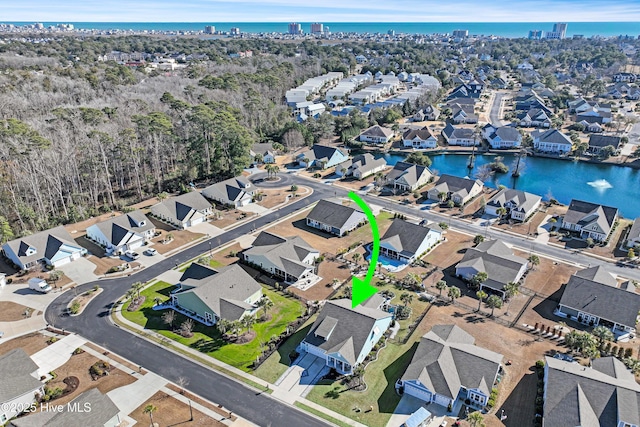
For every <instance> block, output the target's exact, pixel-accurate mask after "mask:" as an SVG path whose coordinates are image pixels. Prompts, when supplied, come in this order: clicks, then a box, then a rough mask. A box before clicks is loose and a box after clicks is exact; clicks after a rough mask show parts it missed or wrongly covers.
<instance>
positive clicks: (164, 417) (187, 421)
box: [129, 391, 225, 427]
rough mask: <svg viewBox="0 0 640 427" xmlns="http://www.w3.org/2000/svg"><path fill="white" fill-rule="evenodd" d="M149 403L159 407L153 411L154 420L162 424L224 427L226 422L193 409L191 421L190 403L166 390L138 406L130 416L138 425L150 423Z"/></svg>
mask: <svg viewBox="0 0 640 427" xmlns="http://www.w3.org/2000/svg"><path fill="white" fill-rule="evenodd" d="M147 405H153V406H155V407H156V408H157V409H156V411H154V412H153V414H152V416H153V422H154V423H158V425H161V426H193V427H195V426H202V427H205V426H211V427H224V426H225V424H223V423H221V422H219V421H217V420H214V419H213V418H211V417H209V416H207V415H205V414H203V413H202V412H200V411H198V410H196V409H193V412H192V413H193V421H191V412H189V405H188V404H186V403H182V402H181V401H179V400H178V399H174V398H173V397H171V396H170V395H168V394H166V393H164V392H161V391H159V392H157V393H156V394H154V395H153V396H151V398H150V399H149V400H147V401H146V402H144V403H143V404H142V405H140V406H139V407H137V408H136V409H135V410H134V411H133V412H132V413H131V414H130V415H129V416H130V417H131V418H133V419H134V420H136V421H137V424H136V425H138V424H139V425H141V426H146V425H150V423H151V421H150V418H149V414H145V413H144V408H145V407H146V406H147Z"/></svg>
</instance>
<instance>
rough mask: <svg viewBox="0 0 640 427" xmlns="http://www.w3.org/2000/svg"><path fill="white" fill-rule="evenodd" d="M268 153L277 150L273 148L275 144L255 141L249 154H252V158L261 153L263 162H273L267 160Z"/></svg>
mask: <svg viewBox="0 0 640 427" xmlns="http://www.w3.org/2000/svg"><path fill="white" fill-rule="evenodd" d="M267 153H272V155H274V154H275V150H274V149H273V144H271V143H266V142H260V143H255V144H253V145H252V146H251V149H250V150H249V155H250V156H251V158H252V159H254V158H255V157H256V156H257V155H260V156H262V162H263V163H273V162H267V161H266V160H265V159H264V157H265V156H266V155H267ZM267 160H270V159H267ZM274 161H275V159H274Z"/></svg>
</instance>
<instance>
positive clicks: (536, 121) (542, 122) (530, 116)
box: [518, 108, 551, 128]
mask: <svg viewBox="0 0 640 427" xmlns="http://www.w3.org/2000/svg"><path fill="white" fill-rule="evenodd" d="M518 120H519V124H520V126H524V127H543V128H548V127H551V119H550V118H549V115H548V114H547V113H546V112H545V111H544V110H542V109H540V108H532V109H530V110H528V111H526V112H524V113H522V114H520V116H519V117H518Z"/></svg>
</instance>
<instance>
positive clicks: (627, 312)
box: [560, 274, 640, 327]
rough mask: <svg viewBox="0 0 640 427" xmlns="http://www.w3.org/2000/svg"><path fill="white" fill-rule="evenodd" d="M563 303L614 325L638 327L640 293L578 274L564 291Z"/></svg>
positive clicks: (570, 280) (561, 299)
mask: <svg viewBox="0 0 640 427" xmlns="http://www.w3.org/2000/svg"><path fill="white" fill-rule="evenodd" d="M560 304H561V305H564V306H566V307H570V308H573V309H575V310H580V311H582V312H585V313H589V314H593V315H595V316H598V317H601V318H603V319H606V320H609V321H611V322H616V323H619V324H621V325H625V326H629V327H635V324H636V318H637V316H638V309H639V308H640V294H637V293H635V292H633V291H631V292H630V291H628V290H626V289H622V288H617V287H614V286H612V285H611V284H605V283H599V282H596V281H594V280H589V279H585V278H583V277H580V276H578V275H575V274H574V275H573V276H571V278H570V279H569V282H568V283H567V286H566V287H565V289H564V293H563V294H562V298H560Z"/></svg>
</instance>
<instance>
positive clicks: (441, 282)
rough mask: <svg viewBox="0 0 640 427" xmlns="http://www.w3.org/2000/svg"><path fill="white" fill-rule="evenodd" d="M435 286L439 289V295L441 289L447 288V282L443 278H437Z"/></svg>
mask: <svg viewBox="0 0 640 427" xmlns="http://www.w3.org/2000/svg"><path fill="white" fill-rule="evenodd" d="M436 288H437V289H438V290H439V291H440V296H442V291H446V290H447V288H448V286H447V282H445V281H444V280H438V282H437V283H436Z"/></svg>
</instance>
